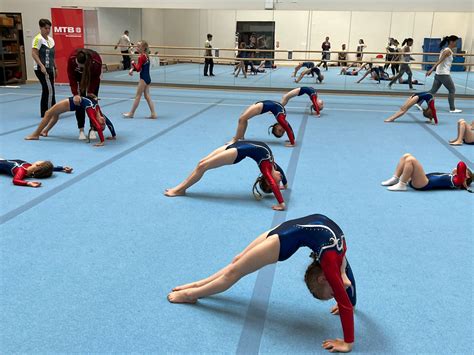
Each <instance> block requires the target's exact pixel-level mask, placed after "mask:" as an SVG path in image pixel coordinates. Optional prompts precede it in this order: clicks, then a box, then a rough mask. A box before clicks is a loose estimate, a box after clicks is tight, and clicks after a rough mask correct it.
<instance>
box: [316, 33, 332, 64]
mask: <svg viewBox="0 0 474 355" xmlns="http://www.w3.org/2000/svg"><path fill="white" fill-rule="evenodd" d="M321 49H322V50H323V53H322V54H321V62H319V64H318V67H319V66H321V64H322V65H323V67H324V68H326V70H328V60H329V59H330V58H331V52H329V50H330V49H331V43H330V42H329V37H326V40H325V41H324V42H323V43H322V44H321Z"/></svg>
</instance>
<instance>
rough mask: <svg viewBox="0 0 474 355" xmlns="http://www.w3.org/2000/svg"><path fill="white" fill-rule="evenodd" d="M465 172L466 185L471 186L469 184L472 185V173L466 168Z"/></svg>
mask: <svg viewBox="0 0 474 355" xmlns="http://www.w3.org/2000/svg"><path fill="white" fill-rule="evenodd" d="M467 172H468V173H469V177H468V178H467V179H466V185H467V186H471V184H472V171H471V169H469V168H467Z"/></svg>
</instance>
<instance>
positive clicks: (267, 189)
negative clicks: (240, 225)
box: [252, 175, 272, 201]
mask: <svg viewBox="0 0 474 355" xmlns="http://www.w3.org/2000/svg"><path fill="white" fill-rule="evenodd" d="M259 187H260V190H262V192H264V193H266V194H269V193H271V192H272V188H271V186H270V184H269V183H268V182H267V180H266V179H265V177H264V176H263V175H259V176H258V177H257V180H255V183H254V184H253V187H252V193H253V196H254V197H255V199H256V200H257V201H260V200H261V199H262V198H263V194H262V192H260V190H259V189H258V188H259Z"/></svg>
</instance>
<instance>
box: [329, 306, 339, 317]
mask: <svg viewBox="0 0 474 355" xmlns="http://www.w3.org/2000/svg"><path fill="white" fill-rule="evenodd" d="M331 314H334V315H335V316H337V315H338V314H339V306H338V305H337V304H335V305H334V306H333V307H332V308H331Z"/></svg>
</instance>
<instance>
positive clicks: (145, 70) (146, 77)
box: [132, 54, 151, 85]
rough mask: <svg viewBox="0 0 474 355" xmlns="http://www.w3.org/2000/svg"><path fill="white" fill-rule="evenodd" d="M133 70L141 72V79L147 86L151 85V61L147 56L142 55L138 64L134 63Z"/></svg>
mask: <svg viewBox="0 0 474 355" xmlns="http://www.w3.org/2000/svg"><path fill="white" fill-rule="evenodd" d="M132 65H133V69H134V70H135V71H137V72H140V79H142V80H143V81H144V82H145V84H147V85H150V84H151V77H150V59H149V58H148V56H147V55H146V54H141V55H140V57H138V64H135V63H132Z"/></svg>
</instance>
